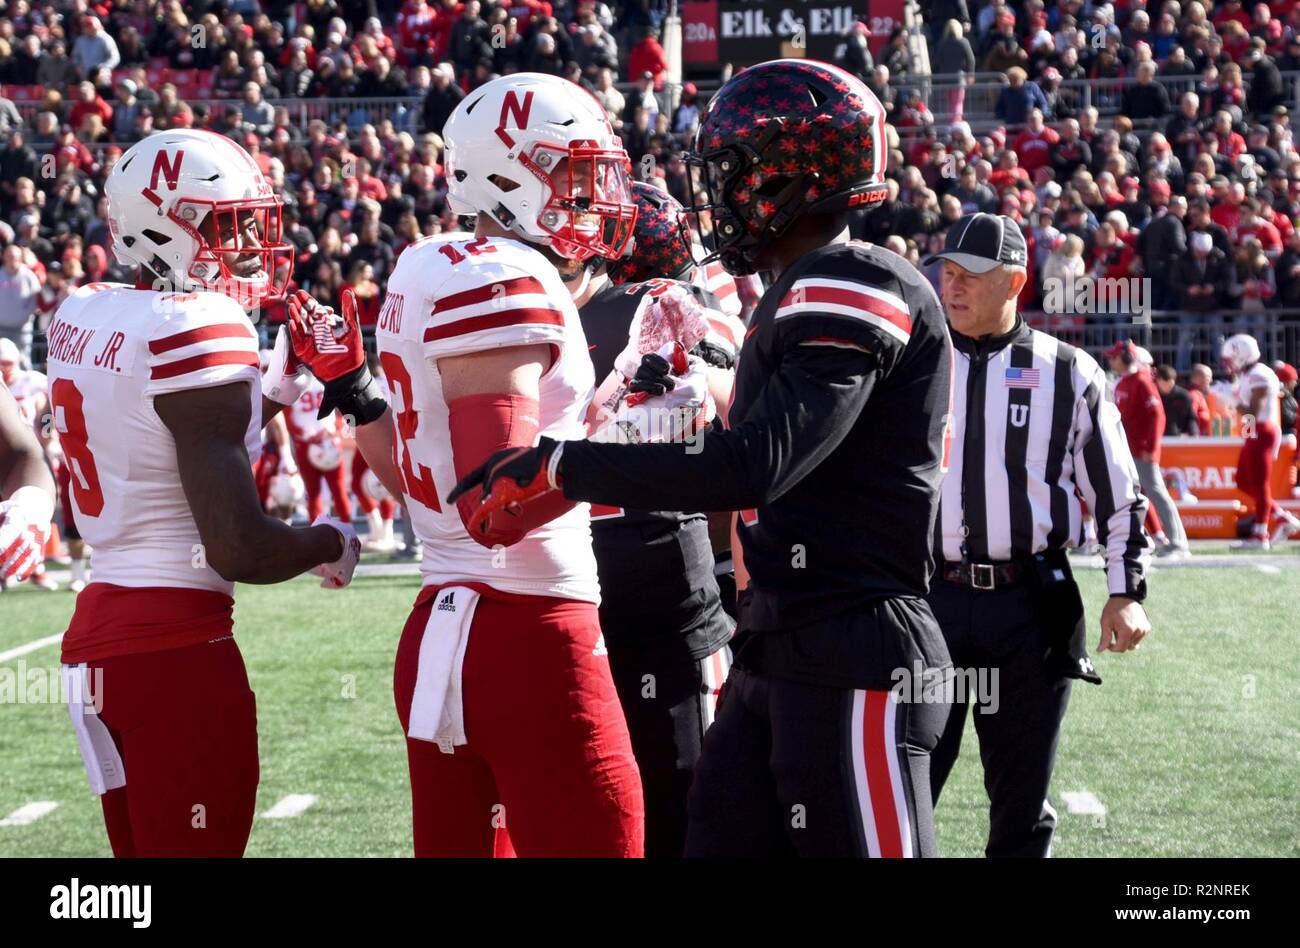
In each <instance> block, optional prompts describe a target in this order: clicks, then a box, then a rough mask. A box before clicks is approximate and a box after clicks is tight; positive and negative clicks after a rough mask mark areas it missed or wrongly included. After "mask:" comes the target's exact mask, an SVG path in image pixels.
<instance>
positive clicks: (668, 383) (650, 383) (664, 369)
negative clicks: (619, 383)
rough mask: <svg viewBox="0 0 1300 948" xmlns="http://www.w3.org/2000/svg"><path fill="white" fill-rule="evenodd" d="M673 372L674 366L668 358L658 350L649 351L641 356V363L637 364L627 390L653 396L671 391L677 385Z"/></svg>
mask: <svg viewBox="0 0 1300 948" xmlns="http://www.w3.org/2000/svg"><path fill="white" fill-rule="evenodd" d="M672 372H673V367H672V365H671V364H669V362H668V360H667V359H665V358H664V357H663V356H661V355H660V354H659V353H657V352H647V353H646V354H645V355H643V356H642V357H641V364H640V365H639V366H637V369H636V375H634V376H632V381H631V382H630V383H629V384H628V387H627V390H628V391H629V392H642V393H644V394H646V395H652V396H659V395H663V394H664V393H665V392H671V391H672V390H673V389H674V388H676V386H677V382H676V381H674V380H673V375H672Z"/></svg>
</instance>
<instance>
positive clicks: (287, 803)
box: [262, 793, 317, 820]
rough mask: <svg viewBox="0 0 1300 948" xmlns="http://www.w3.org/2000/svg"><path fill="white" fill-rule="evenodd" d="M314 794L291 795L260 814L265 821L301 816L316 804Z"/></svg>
mask: <svg viewBox="0 0 1300 948" xmlns="http://www.w3.org/2000/svg"><path fill="white" fill-rule="evenodd" d="M316 799H317V797H316V795H315V794H314V793H291V794H289V795H288V796H287V797H283V798H281V800H280V802H278V803H277V804H276V805H275V806H273V807H271V809H269V810H267V811H266V812H265V813H263V814H262V818H263V819H266V820H287V819H291V818H293V817H295V816H302V814H304V813H306V812H307V810H308V809H309V808H310V807H311V806H312V805H313V804H314V803H315V802H316Z"/></svg>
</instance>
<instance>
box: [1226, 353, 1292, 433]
mask: <svg viewBox="0 0 1300 948" xmlns="http://www.w3.org/2000/svg"><path fill="white" fill-rule="evenodd" d="M1260 389H1266V390H1267V391H1268V397H1267V398H1265V399H1264V407H1263V408H1261V409H1260V412H1259V414H1258V415H1257V416H1256V417H1255V420H1256V421H1271V422H1272V423H1273V424H1275V425H1276V424H1277V423H1278V422H1279V421H1281V415H1282V407H1281V405H1280V403H1279V399H1280V397H1281V394H1282V383H1281V382H1280V381H1278V377H1277V373H1276V372H1274V371H1273V370H1272V369H1270V368H1269V367H1268V366H1267V365H1265V364H1264V363H1263V362H1256V363H1255V364H1254V365H1252V366H1251V367H1250V368H1249V369H1247V370H1246V371H1245V372H1243V373H1241V375H1239V376H1238V377H1237V381H1236V384H1235V385H1234V386H1233V393H1232V394H1233V397H1234V398H1236V399H1237V404H1239V405H1250V404H1252V403H1253V401H1254V396H1255V395H1256V394H1257V393H1258V392H1259V390H1260Z"/></svg>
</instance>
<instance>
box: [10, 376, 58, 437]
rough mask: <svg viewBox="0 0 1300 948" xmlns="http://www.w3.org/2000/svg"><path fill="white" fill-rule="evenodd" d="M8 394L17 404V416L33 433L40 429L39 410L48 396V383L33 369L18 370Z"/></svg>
mask: <svg viewBox="0 0 1300 948" xmlns="http://www.w3.org/2000/svg"><path fill="white" fill-rule="evenodd" d="M9 394H11V395H12V396H13V397H14V401H16V402H17V403H18V415H19V417H20V418H22V420H23V421H24V423H26V425H27V427H28V428H30V429H32V430H33V431H36V430H39V428H40V415H41V409H42V408H43V407H44V406H45V401H46V399H47V398H48V397H49V394H50V383H49V380H48V379H46V377H45V376H44V375H43V374H42V373H40V372H37V371H35V370H34V369H19V370H18V371H17V372H15V373H14V377H13V380H12V381H11V382H10V383H9Z"/></svg>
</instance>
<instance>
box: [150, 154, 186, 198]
mask: <svg viewBox="0 0 1300 948" xmlns="http://www.w3.org/2000/svg"><path fill="white" fill-rule="evenodd" d="M184 158H185V152H183V151H179V150H178V151H177V152H176V156H175V158H173V159H171V160H169V156H168V154H167V152H165V151H160V152H158V154H156V155H154V156H153V170H152V171H151V172H150V173H149V187H147V188H141V189H140V193H141V194H143V195H144V196H145V198H146V199H148V201H149V203H150V204H152V205H153V206H154V207H162V198H160V197H159V196H158V192H157V188H158V178H159V177H160V176H161V177H162V179H163V180H164V181H166V182H167V190H168V191H175V190H176V187H177V185H179V184H180V178H181V161H182V160H183V159H184Z"/></svg>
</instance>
